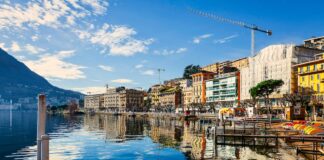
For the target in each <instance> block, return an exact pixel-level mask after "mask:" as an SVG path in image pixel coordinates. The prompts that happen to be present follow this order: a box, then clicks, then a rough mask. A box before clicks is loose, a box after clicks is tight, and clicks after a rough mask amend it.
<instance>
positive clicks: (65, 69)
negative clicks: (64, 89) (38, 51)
mask: <svg viewBox="0 0 324 160" xmlns="http://www.w3.org/2000/svg"><path fill="white" fill-rule="evenodd" d="M73 55H74V51H73V50H69V51H60V52H58V53H56V54H45V55H42V56H39V59H37V60H23V62H24V63H25V64H26V65H27V66H28V67H29V68H30V69H31V70H33V71H35V72H36V73H38V74H40V75H42V76H44V77H45V78H48V79H82V78H85V77H86V76H85V75H84V73H83V71H82V70H81V69H83V68H85V67H83V66H80V65H76V64H72V63H69V62H66V61H64V59H65V58H69V57H71V56H73Z"/></svg>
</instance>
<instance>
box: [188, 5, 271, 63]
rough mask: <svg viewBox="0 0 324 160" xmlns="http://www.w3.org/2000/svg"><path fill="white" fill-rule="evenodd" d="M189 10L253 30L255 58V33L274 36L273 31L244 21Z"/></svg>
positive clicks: (252, 50) (252, 51) (252, 44)
mask: <svg viewBox="0 0 324 160" xmlns="http://www.w3.org/2000/svg"><path fill="white" fill-rule="evenodd" d="M189 10H190V11H191V12H193V13H195V14H198V15H200V16H204V17H208V18H210V19H213V20H217V21H220V22H225V23H229V24H233V25H237V26H241V27H244V28H247V29H250V30H251V56H252V57H253V56H254V53H255V33H254V32H255V31H258V32H262V33H266V34H267V35H268V36H271V35H272V31H271V30H265V29H261V28H259V27H258V26H256V25H254V24H248V23H245V22H242V21H237V20H232V19H229V18H224V17H221V16H218V15H215V14H211V13H206V12H202V11H198V10H194V9H191V8H189Z"/></svg>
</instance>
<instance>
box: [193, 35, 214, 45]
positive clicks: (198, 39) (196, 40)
mask: <svg viewBox="0 0 324 160" xmlns="http://www.w3.org/2000/svg"><path fill="white" fill-rule="evenodd" d="M211 36H213V35H212V34H204V35H201V36H198V37H195V38H194V39H193V40H192V42H193V43H195V44H199V43H200V42H201V41H202V40H203V39H207V38H209V37H211Z"/></svg>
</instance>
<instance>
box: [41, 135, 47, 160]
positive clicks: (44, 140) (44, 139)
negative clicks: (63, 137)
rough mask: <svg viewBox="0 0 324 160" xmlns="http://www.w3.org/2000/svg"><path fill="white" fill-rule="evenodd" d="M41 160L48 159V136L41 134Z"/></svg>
mask: <svg viewBox="0 0 324 160" xmlns="http://www.w3.org/2000/svg"><path fill="white" fill-rule="evenodd" d="M41 157H42V158H41V160H49V136H48V135H42V149H41Z"/></svg>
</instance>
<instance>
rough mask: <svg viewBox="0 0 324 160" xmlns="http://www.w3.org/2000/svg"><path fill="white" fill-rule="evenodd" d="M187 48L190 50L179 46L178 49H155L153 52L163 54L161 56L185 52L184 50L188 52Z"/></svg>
mask: <svg viewBox="0 0 324 160" xmlns="http://www.w3.org/2000/svg"><path fill="white" fill-rule="evenodd" d="M187 50H188V49H187V48H178V49H176V50H167V49H164V50H162V51H159V50H155V51H153V54H155V55H161V56H168V55H173V54H179V53H183V52H186V51H187Z"/></svg>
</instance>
